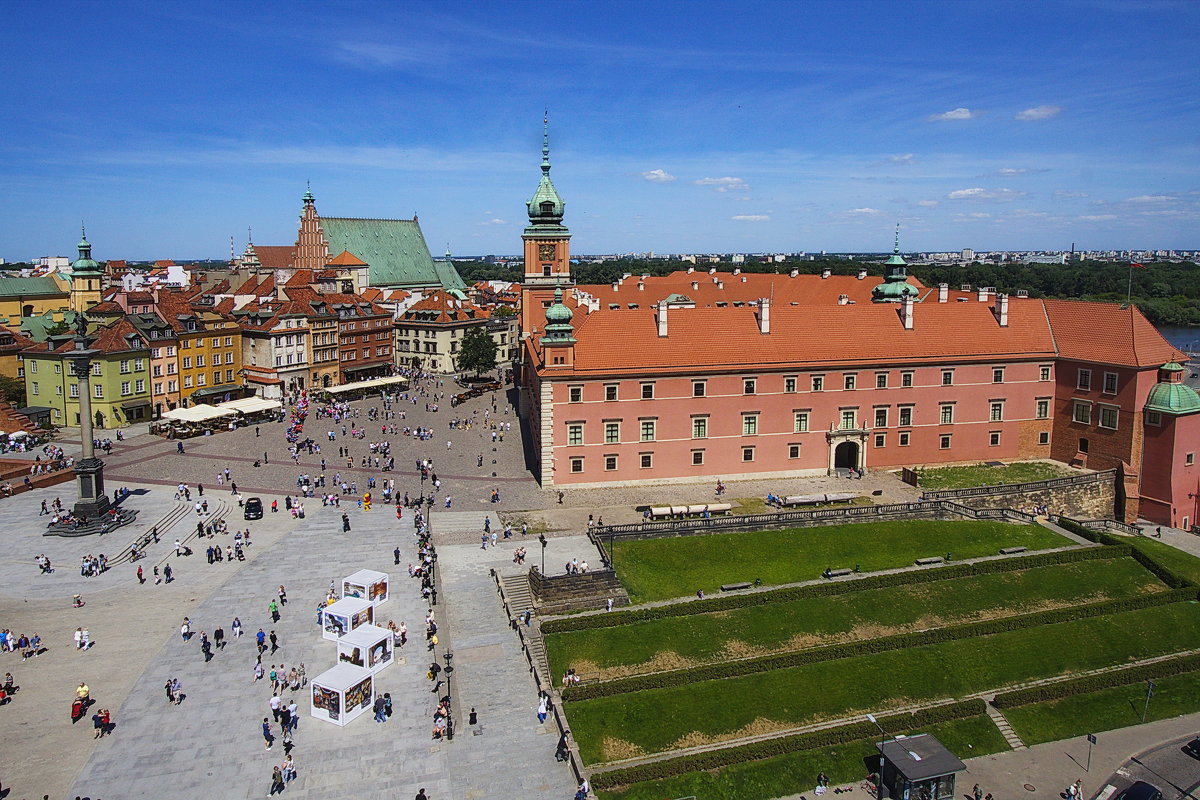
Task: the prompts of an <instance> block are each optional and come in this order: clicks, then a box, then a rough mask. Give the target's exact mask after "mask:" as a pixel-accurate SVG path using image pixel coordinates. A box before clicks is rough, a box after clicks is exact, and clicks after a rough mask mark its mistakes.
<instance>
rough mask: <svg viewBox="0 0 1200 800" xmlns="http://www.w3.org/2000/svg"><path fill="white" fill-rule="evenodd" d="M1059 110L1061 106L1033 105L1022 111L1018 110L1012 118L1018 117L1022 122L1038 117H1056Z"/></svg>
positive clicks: (1034, 119)
mask: <svg viewBox="0 0 1200 800" xmlns="http://www.w3.org/2000/svg"><path fill="white" fill-rule="evenodd" d="M1061 111H1062V106H1034V107H1033V108H1027V109H1025V110H1024V111H1018V112H1017V115H1016V117H1014V119H1019V120H1021V121H1022V122H1034V121H1036V120H1039V119H1050V118H1051V117H1057V116H1058V115H1059V113H1060V112H1061Z"/></svg>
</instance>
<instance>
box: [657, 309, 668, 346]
mask: <svg viewBox="0 0 1200 800" xmlns="http://www.w3.org/2000/svg"><path fill="white" fill-rule="evenodd" d="M658 336H659V338H661V339H665V338H667V301H666V300H662V301H660V302H659V304H658Z"/></svg>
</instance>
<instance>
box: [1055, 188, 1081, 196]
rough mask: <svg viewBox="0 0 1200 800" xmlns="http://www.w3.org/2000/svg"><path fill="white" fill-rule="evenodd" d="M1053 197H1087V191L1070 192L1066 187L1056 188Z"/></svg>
mask: <svg viewBox="0 0 1200 800" xmlns="http://www.w3.org/2000/svg"><path fill="white" fill-rule="evenodd" d="M1054 196H1055V197H1087V196H1088V193H1087V192H1071V191H1067V190H1066V189H1058V190H1056V191H1055V192H1054Z"/></svg>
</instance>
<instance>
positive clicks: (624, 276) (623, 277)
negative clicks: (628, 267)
mask: <svg viewBox="0 0 1200 800" xmlns="http://www.w3.org/2000/svg"><path fill="white" fill-rule="evenodd" d="M629 275H630V273H628V272H626V273H625V274H624V275H622V276H621V280H625V279H626V278H628V277H629Z"/></svg>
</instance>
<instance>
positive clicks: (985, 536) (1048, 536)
mask: <svg viewBox="0 0 1200 800" xmlns="http://www.w3.org/2000/svg"><path fill="white" fill-rule="evenodd" d="M1068 544H1070V542H1068V541H1067V540H1065V539H1063V538H1062V537H1061V536H1059V535H1057V534H1056V533H1054V532H1053V531H1050V530H1047V529H1046V528H1044V527H1042V526H1040V525H1013V524H1011V523H1007V522H966V521H956V520H951V521H930V520H903V521H899V522H865V523H861V524H855V525H829V526H822V527H817V528H788V529H785V530H778V531H755V532H750V533H721V534H711V535H707V536H687V537H682V538H667V539H648V540H643V541H620V540H618V541H617V542H616V543H615V545H614V548H613V550H614V552H613V561H614V563H616V565H617V570H618V572H619V573H620V576H621V583H622V584H623V585H624V586H625V588H626V590H627V591H628V592H629V597H630V600H632V601H633V602H635V603H645V602H649V601H653V600H665V599H667V598H671V597H685V596H687V595H693V594H695V593H696V592H697V591H698V590H703V591H704V592H706V593H713V592H717V591H720V588H721V585H722V584H726V583H737V582H741V581H752V580H754V579H756V578H758V579H760V580H762V582H763V583H766V584H780V583H793V582H797V581H807V580H812V579H813V578H816V577H818V576H819V575H820V574H821V572H822V571H823V570H824V569H825V568H826V567H834V568H838V567H854V566H855V565H858V566H859V567H860V569H862V571H864V572H873V571H877V570H884V569H894V568H896V567H906V566H910V565H912V563H913V562H914V561H916V560H917V559H918V558H926V557H929V556H944V555H946V554H947V553H949V554H950V555H951V557H952V558H953V559H965V558H977V557H979V556H994V555H996V553H998V552H999V551H1000V548H1005V547H1025V548H1028V549H1029V550H1043V549H1047V548H1053V547H1062V546H1064V545H1068Z"/></svg>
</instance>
